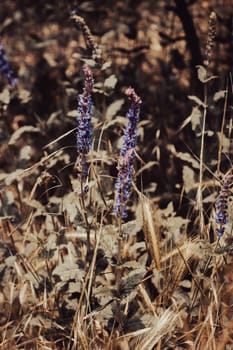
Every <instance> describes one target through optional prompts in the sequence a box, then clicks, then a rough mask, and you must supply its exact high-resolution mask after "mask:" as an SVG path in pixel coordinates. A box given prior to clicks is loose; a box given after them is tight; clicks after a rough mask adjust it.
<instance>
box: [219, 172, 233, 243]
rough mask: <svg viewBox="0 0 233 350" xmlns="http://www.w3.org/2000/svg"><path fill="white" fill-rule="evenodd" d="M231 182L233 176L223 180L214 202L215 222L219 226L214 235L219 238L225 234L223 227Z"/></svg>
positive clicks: (229, 175)
mask: <svg viewBox="0 0 233 350" xmlns="http://www.w3.org/2000/svg"><path fill="white" fill-rule="evenodd" d="M232 180H233V174H227V175H226V176H225V178H224V180H223V184H222V186H221V190H220V193H219V196H218V199H217V202H216V215H215V222H216V224H218V225H219V227H218V228H217V229H216V234H217V236H218V237H219V238H220V237H222V236H223V234H224V232H225V225H226V223H227V208H228V205H227V202H228V197H229V195H230V185H231V183H232Z"/></svg>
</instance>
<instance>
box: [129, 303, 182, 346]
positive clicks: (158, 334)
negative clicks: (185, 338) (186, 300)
mask: <svg viewBox="0 0 233 350" xmlns="http://www.w3.org/2000/svg"><path fill="white" fill-rule="evenodd" d="M178 317H179V313H178V312H175V311H173V310H170V309H167V310H165V311H164V312H163V314H162V315H161V316H159V317H156V318H155V319H154V320H153V321H152V322H151V325H150V327H148V328H145V329H144V330H143V332H142V331H141V330H140V331H138V332H135V333H134V334H131V337H132V340H131V344H132V345H131V348H133V347H134V349H135V350H152V349H154V347H155V346H156V345H157V344H158V343H159V341H160V340H161V339H162V338H163V337H165V336H167V338H169V337H170V334H169V333H171V332H172V330H173V329H174V328H175V327H176V325H177V318H178ZM142 333H143V334H142Z"/></svg>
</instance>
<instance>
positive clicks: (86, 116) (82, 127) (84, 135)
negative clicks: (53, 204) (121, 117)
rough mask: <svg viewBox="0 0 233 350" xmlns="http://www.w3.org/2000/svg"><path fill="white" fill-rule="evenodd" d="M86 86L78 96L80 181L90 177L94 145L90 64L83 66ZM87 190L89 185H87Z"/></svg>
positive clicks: (78, 162) (78, 161)
mask: <svg viewBox="0 0 233 350" xmlns="http://www.w3.org/2000/svg"><path fill="white" fill-rule="evenodd" d="M83 72H84V76H85V79H84V88H83V93H82V94H81V95H79V98H78V118H77V124H78V125H77V151H78V158H77V164H78V177H79V180H80V182H82V183H84V182H86V180H87V178H88V163H87V154H88V153H89V151H90V149H91V145H92V126H91V109H92V106H93V102H92V98H91V92H92V88H93V83H94V81H93V75H92V71H91V69H90V68H89V66H88V65H86V64H85V65H84V66H83ZM85 190H87V187H85Z"/></svg>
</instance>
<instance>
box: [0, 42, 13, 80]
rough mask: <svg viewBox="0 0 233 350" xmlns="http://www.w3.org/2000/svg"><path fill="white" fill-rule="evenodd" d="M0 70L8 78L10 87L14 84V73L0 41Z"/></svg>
mask: <svg viewBox="0 0 233 350" xmlns="http://www.w3.org/2000/svg"><path fill="white" fill-rule="evenodd" d="M0 72H1V73H2V75H3V76H4V77H6V78H7V79H8V82H9V84H10V85H11V86H12V87H14V86H15V85H16V82H17V80H16V78H15V77H14V73H13V71H12V70H11V68H10V65H9V62H8V60H7V57H6V53H5V50H4V48H3V45H2V43H1V42H0Z"/></svg>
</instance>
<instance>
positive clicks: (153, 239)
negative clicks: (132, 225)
mask: <svg viewBox="0 0 233 350" xmlns="http://www.w3.org/2000/svg"><path fill="white" fill-rule="evenodd" d="M141 202H142V203H141V204H142V215H143V231H144V235H145V240H146V243H147V247H148V249H149V251H150V253H151V256H152V258H153V260H154V262H155V266H156V268H157V269H158V270H160V251H159V240H160V237H159V226H156V224H155V222H154V219H153V216H154V215H153V209H152V206H151V203H150V201H149V199H147V198H142V199H141Z"/></svg>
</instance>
